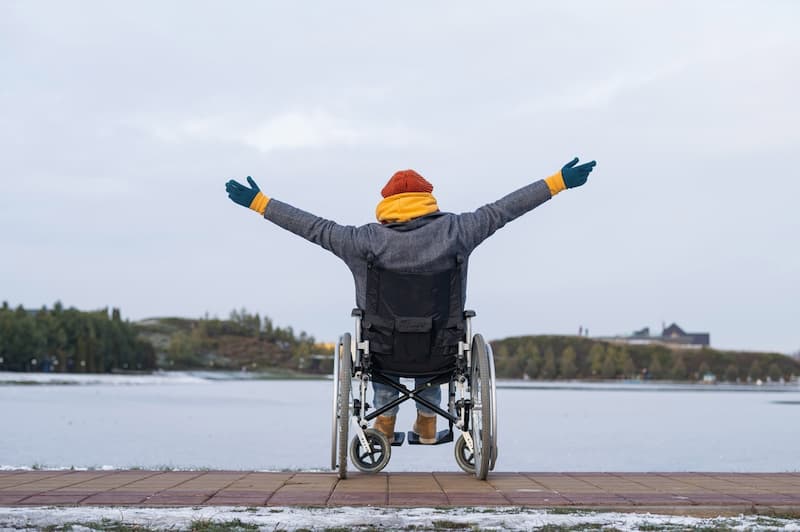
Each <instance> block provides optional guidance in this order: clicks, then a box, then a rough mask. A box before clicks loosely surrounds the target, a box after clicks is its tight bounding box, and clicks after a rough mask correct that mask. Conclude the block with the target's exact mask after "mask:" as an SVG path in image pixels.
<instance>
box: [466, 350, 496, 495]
mask: <svg viewBox="0 0 800 532" xmlns="http://www.w3.org/2000/svg"><path fill="white" fill-rule="evenodd" d="M470 373H471V378H470V393H471V396H472V410H471V416H472V419H471V433H472V443H473V446H474V448H475V477H476V478H477V479H478V480H486V476H487V475H488V474H489V464H490V462H491V458H492V434H491V432H492V379H491V371H490V368H489V350H488V349H487V346H486V341H485V340H484V339H483V336H481V335H480V334H476V335H475V336H473V338H472V371H471V372H470Z"/></svg>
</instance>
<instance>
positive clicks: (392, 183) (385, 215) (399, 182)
mask: <svg viewBox="0 0 800 532" xmlns="http://www.w3.org/2000/svg"><path fill="white" fill-rule="evenodd" d="M432 192H433V185H431V184H430V183H429V182H428V181H427V180H426V179H425V178H424V177H422V176H421V175H419V174H418V173H417V172H415V171H414V170H400V171H398V172H395V173H394V175H393V176H392V177H391V179H389V182H388V183H386V186H384V187H383V189H381V196H383V200H382V201H381V202H380V203H378V207H377V208H376V209H375V217H376V218H378V221H379V222H381V223H396V222H408V221H410V220H413V219H415V218H419V217H420V216H425V215H426V214H431V213H434V212H436V211H438V210H439V206H438V205H437V204H436V198H434V197H433V194H432Z"/></svg>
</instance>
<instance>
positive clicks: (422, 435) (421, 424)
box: [414, 411, 436, 445]
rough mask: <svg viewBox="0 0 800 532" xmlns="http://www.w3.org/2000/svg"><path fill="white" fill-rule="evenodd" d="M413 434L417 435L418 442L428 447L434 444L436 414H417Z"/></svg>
mask: <svg viewBox="0 0 800 532" xmlns="http://www.w3.org/2000/svg"><path fill="white" fill-rule="evenodd" d="M414 432H416V433H417V434H419V442H420V443H424V444H427V445H430V444H432V443H436V414H423V413H422V412H419V411H418V412H417V421H416V422H415V423H414Z"/></svg>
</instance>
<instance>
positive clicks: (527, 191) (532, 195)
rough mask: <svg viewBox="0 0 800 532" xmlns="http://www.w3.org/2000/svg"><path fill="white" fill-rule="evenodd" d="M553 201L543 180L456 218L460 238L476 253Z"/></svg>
mask: <svg viewBox="0 0 800 532" xmlns="http://www.w3.org/2000/svg"><path fill="white" fill-rule="evenodd" d="M551 197H552V196H551V194H550V189H549V188H548V186H547V183H545V181H544V180H543V179H542V180H539V181H536V182H534V183H531V184H530V185H527V186H524V187H522V188H520V189H519V190H516V191H514V192H512V193H511V194H508V195H507V196H504V197H502V198H500V199H499V200H497V201H495V202H494V203H488V204H486V205H484V206H483V207H480V208H479V209H477V210H476V211H474V212H467V213H463V214H459V215H458V216H457V218H456V223H457V227H458V232H459V238H460V239H461V240H462V242H463V244H464V245H465V246H466V248H467V249H468V250H469V251H472V250H473V249H475V247H477V246H478V245H479V244H480V243H481V242H483V241H484V240H486V239H487V238H489V237H490V236H492V235H493V234H494V232H495V231H497V230H498V229H500V228H501V227H503V226H504V225H506V224H507V223H508V222H510V221H512V220H515V219H516V218H519V217H520V216H522V215H523V214H525V213H526V212H528V211H531V210H533V209H535V208H536V207H538V206H539V205H541V204H542V203H544V202H546V201H547V200H549V199H550V198H551Z"/></svg>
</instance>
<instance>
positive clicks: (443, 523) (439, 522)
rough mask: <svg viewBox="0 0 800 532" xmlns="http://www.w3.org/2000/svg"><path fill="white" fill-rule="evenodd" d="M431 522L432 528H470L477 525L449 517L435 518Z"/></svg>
mask: <svg viewBox="0 0 800 532" xmlns="http://www.w3.org/2000/svg"><path fill="white" fill-rule="evenodd" d="M431 524H432V525H433V529H434V530H471V529H474V528H475V527H476V526H477V525H476V524H475V523H459V522H457V521H450V520H449V519H436V520H434V521H431Z"/></svg>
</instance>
